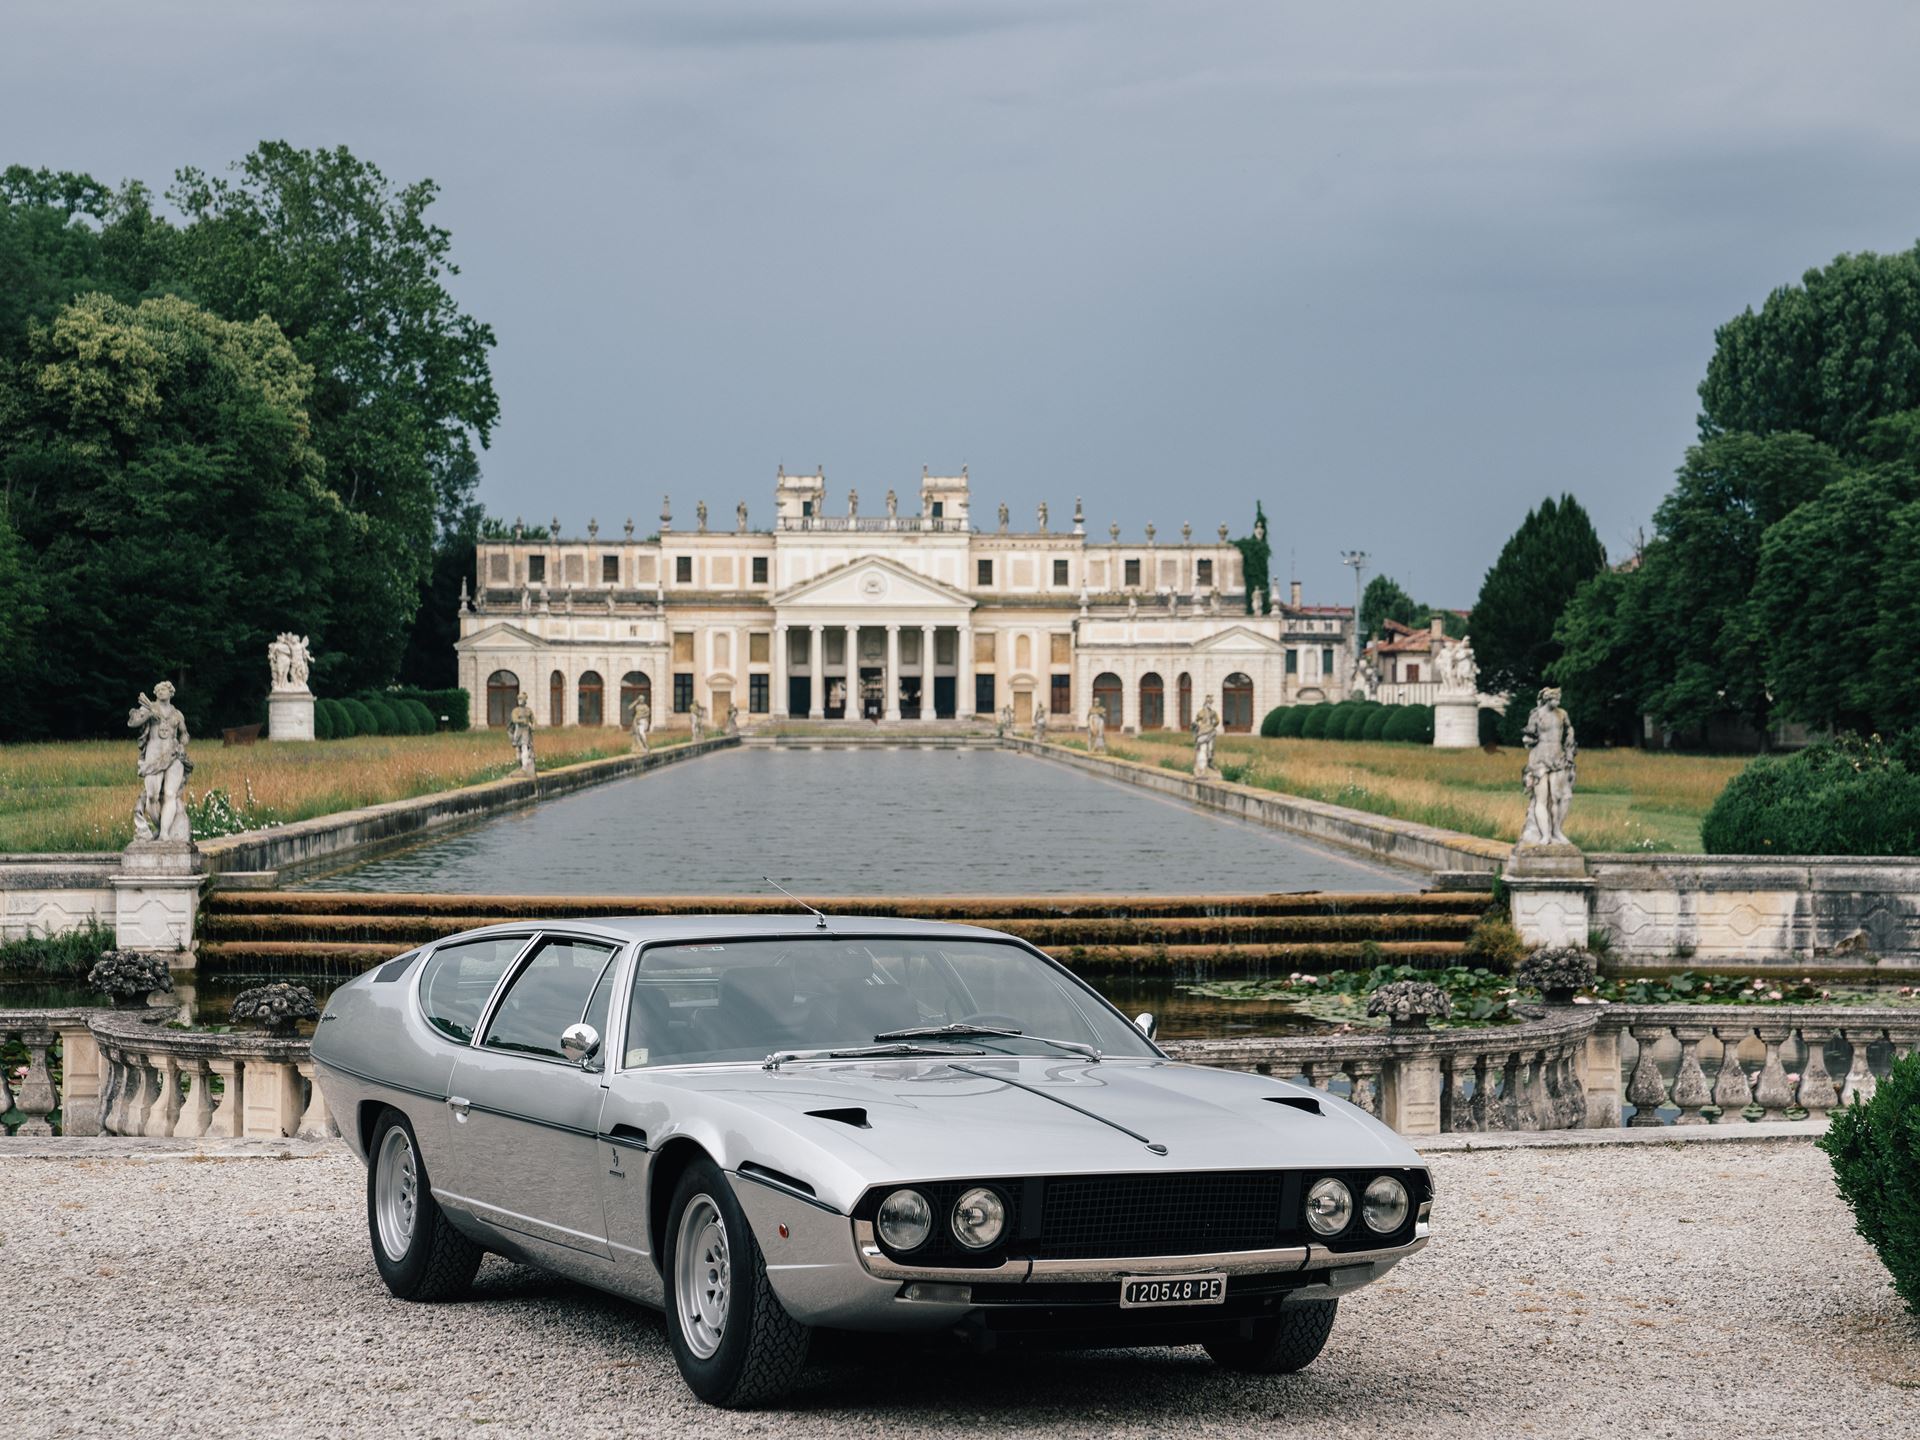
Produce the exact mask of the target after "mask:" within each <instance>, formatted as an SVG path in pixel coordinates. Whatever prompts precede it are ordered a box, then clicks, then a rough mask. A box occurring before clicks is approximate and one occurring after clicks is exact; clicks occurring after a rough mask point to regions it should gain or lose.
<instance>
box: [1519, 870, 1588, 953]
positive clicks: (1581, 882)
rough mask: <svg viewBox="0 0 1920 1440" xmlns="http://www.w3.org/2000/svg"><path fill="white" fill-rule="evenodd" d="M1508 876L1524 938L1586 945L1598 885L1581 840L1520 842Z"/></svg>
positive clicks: (1532, 942) (1530, 941)
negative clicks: (1589, 870) (1589, 871)
mask: <svg viewBox="0 0 1920 1440" xmlns="http://www.w3.org/2000/svg"><path fill="white" fill-rule="evenodd" d="M1502 878H1503V879H1504V880H1505V882H1506V886H1507V894H1508V896H1509V897H1510V899H1511V903H1512V906H1513V925H1514V928H1515V929H1516V930H1518V931H1519V932H1520V938H1521V939H1523V940H1525V941H1526V942H1527V944H1529V945H1542V946H1551V947H1557V946H1564V945H1571V946H1575V947H1578V948H1580V949H1585V948H1586V944H1587V931H1588V929H1589V928H1590V927H1591V926H1592V924H1593V889H1594V885H1593V880H1592V877H1590V876H1589V875H1588V874H1587V857H1586V856H1585V855H1583V854H1581V853H1580V850H1579V847H1578V846H1574V845H1516V846H1514V847H1513V855H1512V858H1510V859H1509V860H1508V861H1507V866H1506V869H1505V871H1503V872H1502Z"/></svg>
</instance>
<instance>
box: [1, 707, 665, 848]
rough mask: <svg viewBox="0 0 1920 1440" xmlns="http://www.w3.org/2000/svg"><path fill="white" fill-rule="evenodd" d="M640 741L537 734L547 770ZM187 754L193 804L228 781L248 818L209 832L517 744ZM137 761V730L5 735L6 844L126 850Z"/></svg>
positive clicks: (473, 738) (407, 784)
mask: <svg viewBox="0 0 1920 1440" xmlns="http://www.w3.org/2000/svg"><path fill="white" fill-rule="evenodd" d="M686 739H687V736H686V735H685V734H684V733H682V734H678V735H670V736H666V737H657V738H656V739H655V740H654V748H655V749H658V748H660V747H661V746H662V745H676V744H683V743H685V741H686ZM631 748H632V745H631V743H630V742H629V741H628V739H627V736H626V734H625V733H624V732H622V731H619V730H610V729H602V728H595V729H567V730H541V731H540V732H539V733H538V734H537V735H536V736H535V737H534V757H535V763H536V764H537V765H538V766H539V768H540V769H542V770H550V769H552V768H554V767H555V766H559V765H570V764H573V763H575V762H577V761H581V760H597V759H600V758H601V757H603V756H608V755H624V754H626V753H627V752H628V751H629V750H630V749H631ZM189 754H190V755H191V757H192V760H193V774H192V775H190V776H188V777H187V793H188V800H189V804H190V805H192V806H193V807H194V808H195V809H196V811H197V812H198V813H199V814H201V815H204V814H205V813H206V801H207V797H208V795H209V794H210V793H211V792H213V791H216V790H218V791H224V792H225V793H226V795H227V797H228V798H229V800H230V801H231V802H232V806H233V809H234V810H235V811H236V812H237V816H236V819H237V820H238V822H239V823H230V824H229V825H228V826H226V827H225V828H221V827H219V826H213V827H203V826H199V825H196V827H195V835H196V837H197V838H201V839H205V838H208V836H209V833H215V834H219V833H230V832H231V831H232V830H234V829H246V828H251V827H252V826H253V825H256V824H266V823H268V822H270V821H276V820H277V821H281V822H286V821H291V820H307V819H311V818H312V817H313V816H316V815H330V814H333V813H334V812H336V811H340V810H354V809H358V808H359V807H361V806H363V805H378V804H381V803H382V802H384V801H388V800H406V799H410V798H412V797H413V796H415V795H430V794H433V793H435V792H437V791H441V790H455V789H458V788H459V787H460V786H462V785H474V784H478V783H479V782H481V781H484V780H498V779H500V778H502V777H503V776H506V775H508V774H511V773H512V771H513V768H514V763H513V750H512V747H511V746H509V745H508V744H507V738H506V735H505V733H504V732H503V731H498V730H468V731H461V732H457V733H456V732H447V733H444V734H439V735H361V736H355V737H354V738H353V739H351V740H318V741H314V742H312V743H310V744H281V745H275V744H271V743H262V744H259V745H235V746H231V747H223V746H222V745H221V744H220V742H219V740H218V738H217V737H216V739H215V740H214V742H213V743H212V744H208V743H207V742H206V741H204V740H201V741H196V742H194V744H193V745H192V746H191V747H190V750H189ZM135 765H136V754H135V749H134V745H133V742H132V741H131V740H130V739H129V740H74V741H60V742H54V743H50V744H35V745H0V854H7V853H17V852H22V851H48V850H117V849H119V848H120V847H121V846H123V845H125V844H126V843H127V842H128V841H129V840H131V839H132V838H133V805H134V801H135V800H136V799H137V798H138V794H139V788H138V787H139V781H138V778H137V777H136V775H135V773H134V771H135ZM216 808H217V807H216Z"/></svg>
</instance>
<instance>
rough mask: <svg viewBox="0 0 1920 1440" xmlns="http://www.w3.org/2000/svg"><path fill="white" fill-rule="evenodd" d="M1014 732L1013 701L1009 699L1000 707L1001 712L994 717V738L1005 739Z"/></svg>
mask: <svg viewBox="0 0 1920 1440" xmlns="http://www.w3.org/2000/svg"><path fill="white" fill-rule="evenodd" d="M1012 733H1013V702H1012V701H1011V700H1009V701H1008V702H1007V703H1006V704H1004V705H1002V706H1001V707H1000V713H999V715H998V716H996V717H995V718H994V725H993V738H994V739H996V740H1004V739H1006V738H1007V736H1009V735H1011V734H1012Z"/></svg>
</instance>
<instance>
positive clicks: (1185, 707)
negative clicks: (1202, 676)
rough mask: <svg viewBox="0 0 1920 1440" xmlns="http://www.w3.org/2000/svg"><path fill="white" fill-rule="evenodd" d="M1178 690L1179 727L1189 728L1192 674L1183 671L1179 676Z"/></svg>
mask: <svg viewBox="0 0 1920 1440" xmlns="http://www.w3.org/2000/svg"><path fill="white" fill-rule="evenodd" d="M1179 690H1180V728H1181V729H1182V730H1191V729H1192V728H1193V676H1191V675H1188V674H1186V673H1185V672H1184V671H1183V672H1182V673H1181V676H1180V684H1179Z"/></svg>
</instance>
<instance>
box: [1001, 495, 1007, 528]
mask: <svg viewBox="0 0 1920 1440" xmlns="http://www.w3.org/2000/svg"><path fill="white" fill-rule="evenodd" d="M1000 533H1001V534H1002V535H1004V534H1006V533H1007V502H1006V501H1004V500H1002V501H1001V502H1000Z"/></svg>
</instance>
